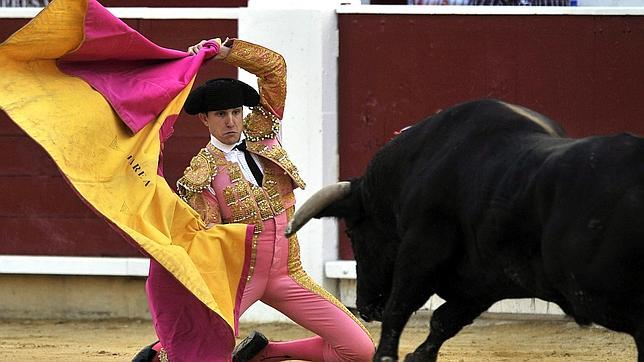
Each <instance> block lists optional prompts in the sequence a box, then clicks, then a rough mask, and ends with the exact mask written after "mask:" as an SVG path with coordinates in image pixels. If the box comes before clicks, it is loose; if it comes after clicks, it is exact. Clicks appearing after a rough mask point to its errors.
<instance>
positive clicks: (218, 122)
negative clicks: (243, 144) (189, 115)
mask: <svg viewBox="0 0 644 362" xmlns="http://www.w3.org/2000/svg"><path fill="white" fill-rule="evenodd" d="M199 119H200V120H201V122H202V123H203V124H204V125H205V126H206V127H208V130H209V131H210V134H211V135H213V136H214V137H215V138H216V139H218V140H219V141H220V142H221V143H223V144H226V145H234V144H235V143H237V142H239V138H240V137H241V133H242V130H243V119H244V111H243V107H241V106H240V107H236V108H229V109H222V110H218V111H209V112H208V113H199Z"/></svg>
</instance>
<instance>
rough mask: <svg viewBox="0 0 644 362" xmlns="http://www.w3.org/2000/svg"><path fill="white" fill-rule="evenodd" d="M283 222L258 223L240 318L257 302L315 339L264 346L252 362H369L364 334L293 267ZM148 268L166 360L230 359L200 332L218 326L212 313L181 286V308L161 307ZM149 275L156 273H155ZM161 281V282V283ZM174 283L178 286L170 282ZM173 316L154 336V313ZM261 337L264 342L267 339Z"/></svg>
mask: <svg viewBox="0 0 644 362" xmlns="http://www.w3.org/2000/svg"><path fill="white" fill-rule="evenodd" d="M286 223H287V220H286V213H283V214H281V215H279V216H277V217H275V218H273V219H270V220H267V221H265V222H264V225H263V230H262V232H261V233H260V234H259V237H258V240H257V247H256V255H255V260H254V265H253V272H252V277H251V279H250V281H249V282H248V283H247V284H246V288H245V289H244V293H243V296H242V300H241V308H240V309H241V312H240V314H241V313H243V312H244V311H245V310H246V309H248V307H250V306H251V305H252V304H253V303H255V302H256V301H258V300H261V301H262V302H264V303H266V304H267V305H269V306H271V307H273V308H275V309H277V310H278V311H280V312H282V313H283V314H284V315H286V316H287V317H289V318H290V319H292V320H293V321H294V322H295V323H297V324H299V325H300V326H302V327H304V328H306V329H308V330H310V331H312V332H313V333H315V334H316V336H314V337H310V338H304V339H298V340H293V341H287V342H270V343H269V344H268V346H267V347H266V348H264V349H263V350H262V351H261V352H260V354H259V355H258V356H257V357H256V358H255V359H254V361H284V360H293V359H295V360H305V361H333V362H336V361H370V360H371V358H372V356H373V354H374V352H375V347H374V344H373V341H372V340H371V338H370V336H369V335H368V334H367V332H366V331H365V330H364V329H363V327H362V326H361V325H360V324H359V322H357V320H355V319H354V318H353V316H352V315H351V314H350V313H348V311H347V310H346V309H345V308H343V307H342V306H341V305H340V303H339V301H337V300H336V299H335V298H334V297H333V296H331V295H330V294H328V293H327V292H325V291H324V290H323V289H321V287H319V286H317V285H316V284H315V283H313V281H312V280H311V279H310V278H309V277H308V276H307V275H306V273H304V271H303V270H301V269H299V255H293V254H294V253H295V254H297V250H294V249H293V248H291V250H289V240H288V239H287V238H286V237H285V236H284V229H285V227H286ZM150 269H151V270H150V272H151V274H150V277H149V278H148V284H147V290H148V299H149V302H150V311H151V313H152V316H153V320H154V322H155V329H156V330H157V335H158V336H159V339H160V340H161V343H162V344H163V346H164V349H165V350H166V352H167V353H168V359H169V360H170V361H171V362H177V361H196V360H200V361H228V360H230V353H231V352H232V350H230V349H227V348H221V347H222V346H221V342H222V341H224V340H225V338H223V337H224V336H222V335H219V336H218V335H217V334H214V335H213V336H212V337H211V336H207V335H210V334H211V333H203V331H204V328H207V327H206V326H205V324H208V323H213V322H218V321H213V320H212V318H213V317H212V316H210V314H214V313H208V309H207V308H205V306H204V305H203V304H202V303H201V302H199V301H198V300H197V299H196V298H194V297H193V296H192V295H191V294H190V293H188V292H187V290H185V288H181V290H182V291H183V293H184V294H186V295H185V297H183V298H181V300H182V302H181V303H182V304H183V307H181V308H177V307H176V304H174V303H172V304H173V305H174V306H173V305H167V304H168V303H164V302H163V301H162V300H163V299H161V300H159V299H160V298H164V297H163V296H162V295H158V293H155V291H154V290H151V289H159V286H158V285H156V284H155V283H156V282H157V281H158V279H159V278H155V277H154V276H153V275H152V266H151V268H150ZM161 269H163V268H161ZM163 271H165V270H163ZM155 273H159V271H158V270H155ZM165 273H166V274H168V275H169V273H167V272H165ZM170 277H171V276H170ZM150 279H152V280H150ZM165 279H167V278H165ZM172 279H174V278H172ZM163 283H164V284H165V283H167V281H165V280H164V281H163ZM174 283H176V284H178V283H177V282H176V280H175V281H174ZM151 287H152V288H151ZM173 289H176V288H173ZM166 291H167V289H166ZM176 292H177V291H173V293H176ZM166 297H167V296H166ZM188 299H191V300H192V301H188ZM162 304H165V305H162ZM174 313H180V315H179V316H177V315H173V316H172V317H171V319H172V320H171V321H168V322H170V324H172V325H173V327H172V328H170V329H171V330H172V331H171V334H172V335H168V333H167V332H166V337H165V338H164V336H162V335H161V334H159V332H160V329H162V328H159V327H160V326H158V324H159V323H158V322H157V320H158V317H155V314H157V315H159V314H161V315H166V316H167V315H168V314H174ZM166 324H167V322H166ZM176 337H179V338H176ZM267 337H268V338H269V339H270V336H267ZM218 341H219V342H218ZM217 344H219V346H217Z"/></svg>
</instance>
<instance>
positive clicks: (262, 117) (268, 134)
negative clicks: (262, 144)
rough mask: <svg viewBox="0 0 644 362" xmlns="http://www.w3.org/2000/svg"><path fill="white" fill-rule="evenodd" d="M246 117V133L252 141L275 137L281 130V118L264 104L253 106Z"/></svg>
mask: <svg viewBox="0 0 644 362" xmlns="http://www.w3.org/2000/svg"><path fill="white" fill-rule="evenodd" d="M250 109H251V113H249V114H248V115H247V116H246V117H244V134H246V139H247V140H249V141H252V142H258V141H263V140H267V139H271V138H275V136H277V134H278V133H279V131H280V120H279V118H277V116H275V115H274V114H273V113H270V112H268V111H267V110H265V109H264V107H262V106H257V107H251V108H250Z"/></svg>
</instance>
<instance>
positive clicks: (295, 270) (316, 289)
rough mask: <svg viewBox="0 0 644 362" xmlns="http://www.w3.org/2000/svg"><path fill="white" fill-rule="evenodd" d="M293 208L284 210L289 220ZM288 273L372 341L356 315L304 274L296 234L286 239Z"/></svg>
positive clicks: (291, 216)
mask: <svg viewBox="0 0 644 362" xmlns="http://www.w3.org/2000/svg"><path fill="white" fill-rule="evenodd" d="M294 209H295V208H294V207H290V208H289V209H288V210H286V212H287V214H286V215H287V217H288V220H291V219H292V218H293V214H294ZM288 275H289V276H290V277H291V278H292V279H293V280H294V281H295V282H296V283H297V284H299V285H300V286H301V287H302V288H305V289H308V290H310V291H311V292H313V293H315V294H317V295H319V296H320V297H322V298H324V299H326V300H328V301H329V302H331V303H333V304H334V305H335V306H336V307H338V308H339V309H340V310H341V311H343V312H344V313H345V314H346V315H348V316H349V317H350V318H351V319H353V321H354V322H355V323H356V324H357V325H359V326H360V328H362V330H363V331H364V332H365V333H366V334H367V335H368V336H369V338H371V340H372V341H373V337H371V334H370V333H369V331H368V330H367V328H365V326H364V325H363V324H362V323H360V321H359V320H358V318H356V316H355V315H353V313H351V312H350V311H349V310H348V309H347V307H345V306H344V304H342V303H340V301H339V300H338V299H337V298H336V297H335V296H333V294H331V293H329V291H327V290H326V289H324V288H322V287H321V286H319V285H318V284H317V283H316V282H315V281H314V280H313V279H311V277H310V276H309V275H308V274H306V272H305V271H304V269H303V268H302V262H301V259H300V244H299V243H298V241H297V235H293V236H291V237H290V238H289V239H288Z"/></svg>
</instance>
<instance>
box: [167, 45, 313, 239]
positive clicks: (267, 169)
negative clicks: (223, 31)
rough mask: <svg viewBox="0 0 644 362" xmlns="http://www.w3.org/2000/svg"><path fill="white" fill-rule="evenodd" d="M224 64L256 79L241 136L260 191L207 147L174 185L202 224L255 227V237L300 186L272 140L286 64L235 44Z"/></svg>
mask: <svg viewBox="0 0 644 362" xmlns="http://www.w3.org/2000/svg"><path fill="white" fill-rule="evenodd" d="M225 61H226V62H227V63H230V64H232V65H235V66H238V67H241V68H243V69H245V70H246V71H248V72H250V73H253V74H255V75H256V76H257V77H258V80H257V83H258V88H259V95H260V104H259V105H258V106H256V107H252V108H251V112H250V113H249V114H248V115H247V116H246V117H245V118H244V134H245V135H246V144H247V148H248V150H249V151H250V152H252V153H254V154H256V155H258V156H260V157H259V159H260V162H261V163H262V166H263V168H264V180H263V182H262V185H261V187H257V186H255V185H254V184H252V183H251V182H248V181H247V180H246V179H245V178H244V177H243V176H242V172H241V169H240V167H239V165H238V164H237V163H234V162H230V161H227V160H226V158H225V156H224V153H223V152H222V151H221V150H219V149H218V148H216V147H214V146H213V145H212V144H210V143H209V144H208V145H207V146H206V147H205V148H203V149H201V150H200V151H199V153H198V154H197V155H196V156H195V157H193V158H192V160H191V161H190V165H189V166H188V167H187V168H186V170H185V171H184V175H183V177H181V178H180V179H179V180H178V181H177V193H178V194H179V196H180V197H181V198H182V199H183V200H184V201H186V202H187V203H188V204H189V205H190V206H191V207H192V208H193V209H195V210H196V211H197V212H198V213H199V215H200V216H201V219H202V220H203V221H204V223H205V224H206V225H208V224H211V223H245V224H254V225H255V232H256V233H259V232H260V231H261V225H262V221H263V220H267V219H270V218H272V217H274V216H276V215H279V214H281V213H282V212H284V211H285V210H288V209H289V208H292V207H293V206H294V205H295V197H294V195H293V189H294V188H295V187H300V188H304V187H305V184H304V181H302V179H301V178H300V176H299V174H298V171H297V168H296V167H295V165H293V163H292V162H291V161H290V160H289V158H288V156H287V154H286V152H285V151H284V149H283V148H282V146H281V144H280V142H279V140H278V139H277V134H278V133H279V126H280V120H281V118H282V116H283V112H284V102H285V99H286V63H285V62H284V58H283V57H282V56H281V55H280V54H278V53H276V52H273V51H272V50H269V49H267V48H264V47H262V46H259V45H256V44H252V43H248V42H245V41H242V40H238V39H237V40H235V42H234V44H233V47H232V48H231V51H230V53H229V54H228V56H227V57H226V58H225Z"/></svg>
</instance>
